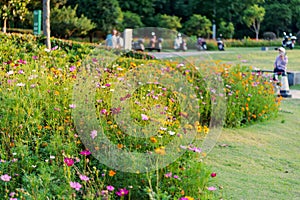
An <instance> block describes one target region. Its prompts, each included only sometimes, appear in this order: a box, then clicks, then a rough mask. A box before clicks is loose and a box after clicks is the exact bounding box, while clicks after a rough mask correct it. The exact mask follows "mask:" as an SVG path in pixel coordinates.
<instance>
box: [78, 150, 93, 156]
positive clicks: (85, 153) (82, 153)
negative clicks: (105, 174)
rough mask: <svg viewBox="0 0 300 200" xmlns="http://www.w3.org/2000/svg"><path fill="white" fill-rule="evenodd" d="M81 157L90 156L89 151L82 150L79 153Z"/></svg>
mask: <svg viewBox="0 0 300 200" xmlns="http://www.w3.org/2000/svg"><path fill="white" fill-rule="evenodd" d="M80 154H81V155H84V156H88V155H90V154H91V152H90V150H83V151H82V152H80Z"/></svg>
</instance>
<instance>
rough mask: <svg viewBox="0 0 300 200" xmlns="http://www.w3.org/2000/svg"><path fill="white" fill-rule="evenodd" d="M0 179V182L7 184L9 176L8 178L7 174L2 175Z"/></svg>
mask: <svg viewBox="0 0 300 200" xmlns="http://www.w3.org/2000/svg"><path fill="white" fill-rule="evenodd" d="M0 178H1V180H2V181H4V182H9V181H10V179H11V176H9V175H8V174H4V175H2V176H1V177H0Z"/></svg>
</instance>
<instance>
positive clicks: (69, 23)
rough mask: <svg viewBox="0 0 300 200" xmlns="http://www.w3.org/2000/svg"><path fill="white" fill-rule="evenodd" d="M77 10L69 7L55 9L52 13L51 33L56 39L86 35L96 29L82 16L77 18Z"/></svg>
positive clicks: (94, 25)
mask: <svg viewBox="0 0 300 200" xmlns="http://www.w3.org/2000/svg"><path fill="white" fill-rule="evenodd" d="M76 9H77V7H75V8H74V9H73V8H71V6H69V7H65V6H64V7H62V8H60V9H59V8H58V7H56V8H54V9H53V10H52V12H51V32H52V35H54V36H56V37H62V38H69V37H70V36H72V35H74V34H77V35H86V34H87V33H88V32H89V31H90V30H92V29H93V28H95V27H96V24H94V23H92V22H91V20H90V19H88V18H86V17H85V16H84V15H82V16H81V17H80V18H79V17H77V16H76Z"/></svg>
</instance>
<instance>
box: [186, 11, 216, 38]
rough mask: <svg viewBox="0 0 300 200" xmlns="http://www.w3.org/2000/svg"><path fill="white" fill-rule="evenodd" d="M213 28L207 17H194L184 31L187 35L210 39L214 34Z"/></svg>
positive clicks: (187, 23)
mask: <svg viewBox="0 0 300 200" xmlns="http://www.w3.org/2000/svg"><path fill="white" fill-rule="evenodd" d="M211 26H212V23H211V21H210V20H209V19H207V18H206V17H205V16H201V15H193V16H191V18H190V19H189V20H188V21H187V22H185V23H184V25H183V30H184V32H185V33H186V34H187V35H198V36H202V37H208V36H209V35H210V34H211V33H212V31H211Z"/></svg>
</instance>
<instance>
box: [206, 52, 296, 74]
mask: <svg viewBox="0 0 300 200" xmlns="http://www.w3.org/2000/svg"><path fill="white" fill-rule="evenodd" d="M286 52H287V55H288V58H289V64H288V71H300V59H299V54H300V50H299V49H293V50H289V49H288V50H286ZM277 55H278V51H275V50H274V47H271V48H269V50H268V51H262V50H261V49H260V48H258V47H257V48H226V50H225V51H224V52H213V53H210V54H209V57H210V58H211V59H212V60H221V61H222V62H225V63H240V64H243V65H251V66H254V67H257V68H260V69H270V70H272V69H273V68H274V67H273V63H274V61H275V58H276V56H277Z"/></svg>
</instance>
